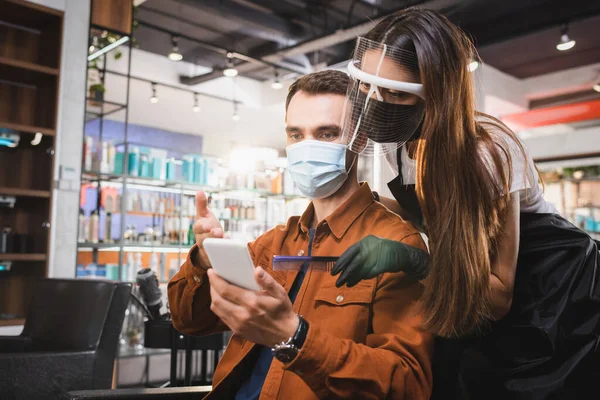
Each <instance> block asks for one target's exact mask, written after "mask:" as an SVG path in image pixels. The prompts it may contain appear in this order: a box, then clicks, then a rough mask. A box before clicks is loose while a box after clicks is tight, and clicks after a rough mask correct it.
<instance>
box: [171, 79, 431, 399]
mask: <svg viewBox="0 0 600 400" xmlns="http://www.w3.org/2000/svg"><path fill="white" fill-rule="evenodd" d="M347 85H348V77H347V76H346V75H345V74H344V73H342V72H339V71H322V72H317V73H313V74H309V75H306V76H304V77H302V78H300V79H299V80H297V81H296V82H295V83H294V84H293V85H292V86H291V87H290V90H289V93H288V97H287V101H286V132H287V144H288V147H287V149H286V150H287V153H288V161H289V171H290V174H291V176H292V179H294V182H295V183H296V185H297V186H298V188H299V189H300V190H301V191H302V193H303V194H305V195H307V196H308V197H311V198H312V200H313V201H312V202H311V204H310V205H309V206H308V208H307V209H306V211H305V212H304V214H303V215H302V216H301V217H292V218H290V219H289V220H288V222H287V225H285V226H278V227H276V228H274V229H272V230H270V231H269V232H267V233H265V234H264V235H262V236H260V237H259V238H258V239H257V240H256V241H254V242H253V243H250V244H249V245H248V248H249V250H250V253H251V255H252V258H253V261H254V264H255V265H256V266H257V267H256V271H255V276H256V281H257V283H258V285H259V286H260V287H262V288H263V291H262V292H252V291H248V290H245V289H242V288H239V287H237V286H234V285H231V284H229V283H227V282H226V281H224V280H223V279H221V278H220V277H219V276H218V275H216V274H215V273H214V271H213V270H212V269H211V268H210V263H209V261H208V258H207V256H206V254H205V252H204V250H203V248H202V242H203V240H204V239H205V238H207V237H223V231H222V229H221V228H220V225H219V223H218V221H217V219H216V218H215V216H214V215H213V214H212V213H211V212H210V211H209V210H208V209H207V207H206V196H205V195H204V194H203V193H201V192H200V193H198V195H197V197H196V208H197V214H198V215H197V221H196V223H195V224H194V233H195V238H196V245H195V246H194V247H193V248H192V249H191V250H190V253H189V255H188V258H187V261H186V262H185V263H184V264H183V266H182V267H181V270H180V271H179V272H178V273H177V275H175V276H174V277H173V279H171V281H170V282H169V303H170V307H171V313H172V316H173V324H174V326H175V328H177V329H178V330H179V331H181V332H184V333H186V334H191V335H207V334H211V333H215V332H219V331H225V330H229V329H230V330H232V331H233V333H234V335H233V337H232V339H231V341H230V342H229V345H228V346H227V349H226V351H225V354H224V356H223V358H222V359H221V361H220V363H219V366H218V368H217V371H216V372H215V375H214V378H213V391H212V392H211V394H210V395H209V396H208V397H209V398H219V399H258V398H260V399H318V398H343V399H349V398H360V399H383V398H392V399H419V400H420V399H428V398H429V395H430V393H431V367H430V357H431V352H432V337H431V335H429V334H427V333H425V332H423V331H422V330H421V329H420V324H421V318H420V315H419V305H418V299H419V297H420V295H421V292H422V285H421V284H420V283H416V282H414V281H410V280H408V279H407V278H405V276H404V274H403V273H399V274H382V275H380V276H378V277H376V278H374V279H370V280H365V281H362V282H361V283H359V284H358V285H356V286H354V287H346V286H344V287H341V288H337V287H336V285H335V282H336V277H333V276H331V274H329V273H327V272H323V271H319V270H313V269H311V268H310V266H308V268H307V266H306V265H304V266H303V268H302V269H301V270H300V271H273V270H272V259H273V256H275V255H286V256H290V255H294V256H295V255H300V256H302V255H304V256H310V255H312V256H339V255H340V254H342V253H343V252H344V251H345V250H346V249H347V248H348V247H350V246H351V245H352V244H354V243H356V242H358V241H359V240H360V239H362V238H364V237H365V236H367V235H377V236H380V237H383V238H388V239H393V240H397V241H401V242H404V243H406V244H408V245H411V246H415V247H419V248H422V249H423V248H424V244H423V242H422V240H421V237H420V235H419V234H418V233H417V232H416V231H415V229H414V228H413V227H412V226H411V225H409V224H408V223H406V222H405V221H403V220H402V219H401V218H400V217H398V216H397V215H396V214H393V213H392V212H391V211H389V210H388V209H387V208H385V207H384V206H382V205H381V204H379V203H377V202H375V200H374V198H373V194H372V192H371V190H370V189H369V187H368V185H367V184H366V183H363V184H359V182H358V178H357V169H358V168H357V164H356V159H357V155H356V154H354V153H351V152H347V151H346V146H345V144H343V143H341V142H342V139H341V136H342V135H341V128H340V125H341V119H342V113H343V108H344V99H345V94H346V89H347Z"/></svg>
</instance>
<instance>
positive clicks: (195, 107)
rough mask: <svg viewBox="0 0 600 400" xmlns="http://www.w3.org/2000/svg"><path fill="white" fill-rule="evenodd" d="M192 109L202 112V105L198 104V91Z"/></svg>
mask: <svg viewBox="0 0 600 400" xmlns="http://www.w3.org/2000/svg"><path fill="white" fill-rule="evenodd" d="M192 111H194V112H195V113H197V112H200V106H199V105H198V93H194V106H193V107H192Z"/></svg>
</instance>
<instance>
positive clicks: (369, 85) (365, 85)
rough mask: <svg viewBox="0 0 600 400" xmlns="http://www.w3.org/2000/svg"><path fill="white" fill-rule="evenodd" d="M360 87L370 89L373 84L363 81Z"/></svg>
mask: <svg viewBox="0 0 600 400" xmlns="http://www.w3.org/2000/svg"><path fill="white" fill-rule="evenodd" d="M360 88H361V89H362V90H365V91H368V90H369V89H370V88H371V84H370V83H365V82H361V83H360Z"/></svg>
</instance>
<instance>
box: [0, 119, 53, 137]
mask: <svg viewBox="0 0 600 400" xmlns="http://www.w3.org/2000/svg"><path fill="white" fill-rule="evenodd" d="M0 128H6V129H12V130H14V131H17V132H24V133H38V132H39V133H41V134H42V135H46V136H55V135H56V130H55V129H49V128H42V127H40V126H34V125H23V124H14V123H12V122H5V121H0Z"/></svg>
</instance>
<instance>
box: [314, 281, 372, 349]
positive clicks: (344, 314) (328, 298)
mask: <svg viewBox="0 0 600 400" xmlns="http://www.w3.org/2000/svg"><path fill="white" fill-rule="evenodd" d="M372 302H373V282H361V283H359V284H358V285H356V286H354V287H351V288H349V287H346V286H343V287H340V288H338V287H336V286H335V284H331V285H325V286H321V287H320V288H319V290H318V292H317V294H316V296H315V300H314V310H315V321H314V322H313V321H312V320H311V321H310V322H311V323H316V324H317V325H318V326H319V327H320V328H321V329H323V330H324V331H326V332H328V333H330V334H333V335H334V336H336V337H339V338H343V339H352V340H353V341H355V342H357V343H364V342H365V340H366V336H367V334H368V332H369V324H370V314H371V303H372Z"/></svg>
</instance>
